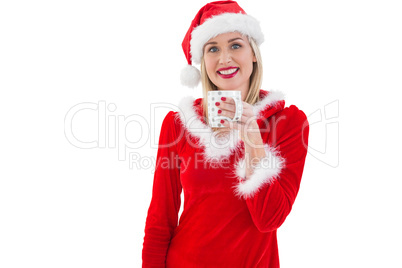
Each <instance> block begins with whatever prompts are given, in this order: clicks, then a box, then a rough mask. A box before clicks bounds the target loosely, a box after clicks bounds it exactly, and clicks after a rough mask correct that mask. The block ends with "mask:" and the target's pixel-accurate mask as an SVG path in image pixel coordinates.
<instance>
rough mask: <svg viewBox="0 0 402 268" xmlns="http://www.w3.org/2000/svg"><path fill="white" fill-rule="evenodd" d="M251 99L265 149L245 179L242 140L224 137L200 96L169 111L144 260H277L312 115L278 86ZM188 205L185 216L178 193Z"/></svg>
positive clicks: (271, 263) (234, 263)
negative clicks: (208, 118) (280, 230)
mask: <svg viewBox="0 0 402 268" xmlns="http://www.w3.org/2000/svg"><path fill="white" fill-rule="evenodd" d="M260 98H261V100H260V101H259V102H258V103H256V104H255V105H253V108H254V112H255V114H256V115H257V118H258V119H257V123H258V125H259V126H260V132H261V137H262V139H263V141H264V149H265V151H266V157H265V158H263V159H262V160H261V161H260V162H259V163H258V165H256V166H255V168H254V171H253V174H252V175H251V176H250V177H249V178H248V179H247V180H245V178H244V177H245V165H244V163H245V160H244V143H243V141H242V140H241V139H240V138H239V136H238V135H237V132H236V131H232V132H231V133H230V135H229V136H224V137H220V136H217V135H216V133H214V132H213V131H212V130H211V129H210V128H209V126H208V125H207V124H205V121H204V120H203V117H202V99H197V100H194V99H193V98H185V99H183V101H182V102H181V103H180V105H179V106H180V111H179V112H169V113H168V114H167V115H166V117H165V119H164V121H163V123H162V129H161V133H160V139H159V147H158V153H157V163H156V169H155V174H154V184H153V191H152V200H151V204H150V206H149V210H148V216H147V219H146V227H145V237H144V245H143V253H142V256H143V267H174V268H178V267H186V268H189V267H209V268H210V267H220V268H221V267H232V268H233V267H247V268H248V267H269V268H277V267H279V258H278V246H277V236H276V230H277V229H278V228H279V227H280V226H281V224H282V223H283V222H284V221H285V219H286V217H287V215H288V214H289V213H290V211H291V208H292V205H293V203H294V201H295V198H296V195H297V193H298V190H299V186H300V180H301V177H302V173H303V167H304V162H305V157H306V153H307V142H308V132H309V127H308V122H307V119H306V116H305V114H304V113H303V112H302V111H301V110H299V109H298V108H297V107H296V106H293V105H292V106H290V107H288V108H284V105H285V103H284V101H283V100H282V95H281V94H280V93H278V92H267V91H263V90H261V91H260ZM182 191H183V192H184V207H183V213H182V214H181V217H180V220H178V212H179V209H180V205H181V199H180V195H181V192H182Z"/></svg>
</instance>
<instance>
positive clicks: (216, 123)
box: [208, 90, 243, 128]
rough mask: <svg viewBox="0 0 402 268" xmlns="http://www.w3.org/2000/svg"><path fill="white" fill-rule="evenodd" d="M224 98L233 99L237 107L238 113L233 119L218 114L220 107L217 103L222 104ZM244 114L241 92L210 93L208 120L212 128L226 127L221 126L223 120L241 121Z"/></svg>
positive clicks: (221, 91) (220, 91)
mask: <svg viewBox="0 0 402 268" xmlns="http://www.w3.org/2000/svg"><path fill="white" fill-rule="evenodd" d="M222 97H226V98H233V100H234V101H235V105H236V113H235V115H234V117H233V118H230V117H227V116H222V115H219V114H218V110H219V106H216V105H215V103H216V102H220V101H221V98H222ZM242 113H243V103H242V101H241V91H239V90H215V91H208V118H209V125H210V126H211V127H214V128H215V127H224V126H223V125H222V124H221V120H222V119H226V120H228V121H229V122H233V121H240V118H241V115H242Z"/></svg>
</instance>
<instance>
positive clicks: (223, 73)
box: [216, 67, 239, 79]
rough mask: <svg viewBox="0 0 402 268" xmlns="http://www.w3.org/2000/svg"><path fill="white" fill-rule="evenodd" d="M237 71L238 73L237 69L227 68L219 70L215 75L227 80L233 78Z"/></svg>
mask: <svg viewBox="0 0 402 268" xmlns="http://www.w3.org/2000/svg"><path fill="white" fill-rule="evenodd" d="M238 71H239V68H238V67H227V68H220V69H219V70H218V71H217V72H216V73H217V74H218V75H219V76H220V77H222V78H223V79H229V78H232V77H234V76H235V75H236V74H237V72H238Z"/></svg>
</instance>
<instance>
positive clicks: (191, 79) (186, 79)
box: [180, 65, 201, 87]
mask: <svg viewBox="0 0 402 268" xmlns="http://www.w3.org/2000/svg"><path fill="white" fill-rule="evenodd" d="M180 81H181V83H182V85H184V86H187V87H196V86H198V84H199V83H200V81H201V72H200V71H199V70H198V69H197V68H196V67H194V66H192V65H187V66H186V67H184V68H183V70H182V71H181V74H180Z"/></svg>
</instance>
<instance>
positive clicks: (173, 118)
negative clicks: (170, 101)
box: [162, 111, 181, 131]
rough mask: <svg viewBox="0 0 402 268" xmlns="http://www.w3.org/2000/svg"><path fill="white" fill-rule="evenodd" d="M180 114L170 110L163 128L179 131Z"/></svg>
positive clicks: (164, 120)
mask: <svg viewBox="0 0 402 268" xmlns="http://www.w3.org/2000/svg"><path fill="white" fill-rule="evenodd" d="M180 122H181V120H180V116H179V113H178V112H174V111H169V112H168V113H167V114H166V115H165V118H164V119H163V122H162V130H163V129H171V130H175V131H177V130H178V129H179V128H180Z"/></svg>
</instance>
